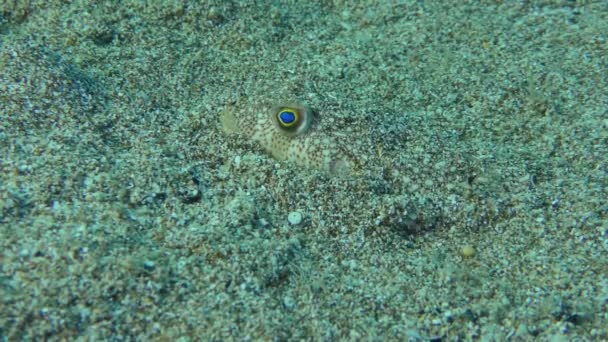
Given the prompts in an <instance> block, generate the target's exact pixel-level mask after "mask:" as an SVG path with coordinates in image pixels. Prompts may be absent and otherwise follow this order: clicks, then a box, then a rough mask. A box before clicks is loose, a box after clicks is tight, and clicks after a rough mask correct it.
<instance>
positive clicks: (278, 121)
mask: <svg viewBox="0 0 608 342" xmlns="http://www.w3.org/2000/svg"><path fill="white" fill-rule="evenodd" d="M271 118H272V122H274V124H275V125H276V127H277V128H278V129H279V130H280V131H281V133H283V134H284V135H286V136H289V137H294V136H297V135H300V134H304V133H306V132H307V131H308V129H310V126H311V124H312V119H313V112H312V111H311V110H310V108H308V107H306V106H300V105H281V106H276V107H274V109H273V110H272V115H271Z"/></svg>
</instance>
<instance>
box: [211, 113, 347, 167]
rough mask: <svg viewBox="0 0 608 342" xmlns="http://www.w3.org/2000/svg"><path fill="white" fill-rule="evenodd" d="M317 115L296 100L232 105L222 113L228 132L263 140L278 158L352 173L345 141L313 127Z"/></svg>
mask: <svg viewBox="0 0 608 342" xmlns="http://www.w3.org/2000/svg"><path fill="white" fill-rule="evenodd" d="M264 107H265V108H264ZM260 109H262V110H260ZM314 119H315V113H314V112H313V111H312V110H311V108H309V107H308V106H304V105H299V104H292V103H287V104H281V105H275V106H269V105H260V106H249V105H248V106H243V108H237V107H236V106H233V105H229V106H227V107H226V108H225V109H224V111H223V112H222V113H221V115H220V122H221V124H222V128H223V129H224V131H225V132H226V133H228V134H234V133H236V134H241V135H243V136H245V137H247V138H249V139H251V140H253V141H255V142H257V143H259V144H260V145H261V146H262V147H263V148H264V150H266V152H268V153H269V154H270V155H272V157H274V158H275V159H277V160H280V161H288V162H291V163H293V164H296V165H300V166H304V167H307V168H310V169H319V170H322V171H326V172H329V173H330V174H348V173H349V172H350V171H352V169H353V166H354V160H353V158H352V157H351V156H349V154H348V153H347V150H346V148H345V145H344V143H341V142H340V141H338V140H336V139H334V137H332V136H330V135H328V134H327V133H323V132H319V131H317V130H315V129H312V128H313V126H314V124H313V121H314Z"/></svg>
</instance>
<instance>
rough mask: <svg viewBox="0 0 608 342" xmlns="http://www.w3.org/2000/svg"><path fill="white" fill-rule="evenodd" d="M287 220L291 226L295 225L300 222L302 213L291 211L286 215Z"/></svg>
mask: <svg viewBox="0 0 608 342" xmlns="http://www.w3.org/2000/svg"><path fill="white" fill-rule="evenodd" d="M287 222H289V224H290V225H292V226H297V225H299V224H300V223H302V213H301V212H299V211H292V212H290V213H289V215H287Z"/></svg>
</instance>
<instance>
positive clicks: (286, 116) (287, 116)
mask: <svg viewBox="0 0 608 342" xmlns="http://www.w3.org/2000/svg"><path fill="white" fill-rule="evenodd" d="M279 118H280V119H281V122H283V123H284V124H290V123H293V122H294V121H296V115H295V114H294V113H292V112H281V113H279Z"/></svg>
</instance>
